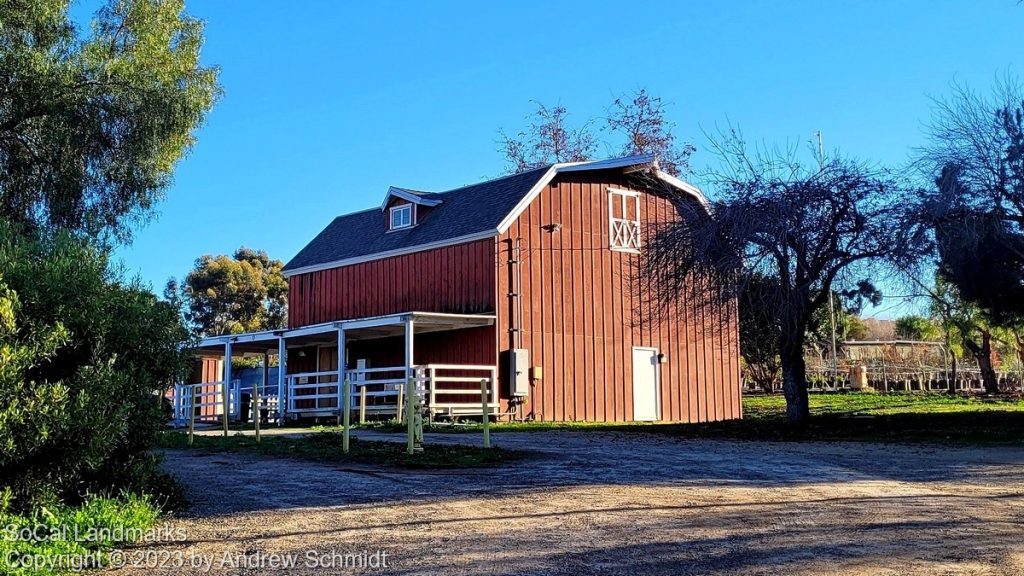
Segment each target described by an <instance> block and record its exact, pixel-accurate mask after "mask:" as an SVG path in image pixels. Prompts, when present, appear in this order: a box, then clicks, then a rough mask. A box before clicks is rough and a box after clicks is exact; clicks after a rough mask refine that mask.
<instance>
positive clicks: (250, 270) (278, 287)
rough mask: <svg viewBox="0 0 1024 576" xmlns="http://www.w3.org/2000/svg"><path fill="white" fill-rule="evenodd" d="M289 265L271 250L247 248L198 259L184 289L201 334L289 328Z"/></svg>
mask: <svg viewBox="0 0 1024 576" xmlns="http://www.w3.org/2000/svg"><path fill="white" fill-rule="evenodd" d="M283 267H284V263H283V262H281V261H280V260H272V259H271V258H270V257H269V256H268V255H267V253H266V252H264V251H262V250H252V249H250V248H245V247H242V248H239V249H238V250H236V251H235V253H234V254H233V255H232V256H226V255H220V256H210V255H206V256H203V257H201V258H199V259H198V260H196V264H195V268H193V270H192V271H191V272H189V273H188V276H186V277H185V285H184V286H183V289H182V293H183V300H184V302H185V305H186V307H187V315H188V317H189V319H190V320H191V322H192V323H193V324H194V326H195V328H196V330H197V331H198V333H199V334H202V335H204V336H213V335H220V334H238V333H241V332H252V331H255V330H272V329H276V328H284V327H285V324H286V322H287V319H288V308H287V306H288V281H287V280H286V279H285V277H284V276H283V275H282V274H281V269H282V268H283ZM172 282H173V281H172ZM169 292H173V286H172V287H171V290H169Z"/></svg>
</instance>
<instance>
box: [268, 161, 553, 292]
mask: <svg viewBox="0 0 1024 576" xmlns="http://www.w3.org/2000/svg"><path fill="white" fill-rule="evenodd" d="M549 168H550V166H543V167H540V168H536V169H534V170H530V171H528V172H523V173H521V174H513V175H511V176H505V177H503V178H497V179H495V180H488V181H487V182H481V183H479V184H473V185H470V186H465V187H462V188H456V189H455V190H450V191H448V192H441V193H429V192H422V191H418V190H417V191H413V190H409V189H405V188H403V190H405V191H407V192H410V193H414V194H417V195H423V196H425V197H429V198H431V199H437V200H441V204H439V205H437V206H435V207H433V208H431V209H430V210H429V211H426V213H422V212H421V218H420V219H419V221H418V222H417V224H416V226H413V227H412V228H407V229H404V230H396V231H394V232H388V230H387V229H386V227H385V225H384V215H383V213H382V212H381V210H380V208H373V209H370V210H364V211H362V212H355V213H352V214H345V215H343V216H338V217H337V218H335V219H334V221H333V222H331V223H330V224H329V225H328V226H327V228H325V229H324V230H323V231H322V232H320V234H318V235H317V236H316V237H315V238H313V240H312V241H311V242H310V243H309V244H307V245H306V247H305V248H303V249H302V250H300V251H299V253H298V254H296V255H295V257H294V258H292V259H291V261H289V262H288V264H287V265H285V267H284V270H285V271H286V272H287V271H290V270H296V269H299V268H305V267H307V266H316V265H318V264H326V263H329V262H336V261H339V260H348V259H350V258H359V257H361V256H369V255H372V254H377V253H380V252H388V251H391V250H400V249H403V248H411V247H413V246H419V245H421V244H430V243H432V242H440V241H444V240H451V239H453V238H459V237H462V236H468V235H470V234H476V233H482V232H487V231H489V230H494V229H496V228H497V227H498V224H499V223H500V222H501V221H502V219H504V218H505V217H506V216H508V215H509V214H510V213H511V212H512V209H513V208H515V206H516V204H518V203H519V201H520V200H522V199H523V197H525V196H526V194H527V193H528V192H529V191H530V189H531V188H533V186H534V184H536V183H537V182H538V181H539V180H540V179H541V177H542V176H544V174H545V173H546V172H547V171H548V169H549Z"/></svg>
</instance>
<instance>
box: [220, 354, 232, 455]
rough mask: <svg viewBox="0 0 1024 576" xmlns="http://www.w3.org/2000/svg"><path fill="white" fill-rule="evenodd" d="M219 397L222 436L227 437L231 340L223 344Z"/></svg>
mask: <svg viewBox="0 0 1024 576" xmlns="http://www.w3.org/2000/svg"><path fill="white" fill-rule="evenodd" d="M221 396H222V398H223V400H224V407H223V411H224V436H225V437H227V435H228V405H229V404H230V402H229V397H230V396H231V340H228V341H227V342H225V343H224V382H223V384H222V386H221Z"/></svg>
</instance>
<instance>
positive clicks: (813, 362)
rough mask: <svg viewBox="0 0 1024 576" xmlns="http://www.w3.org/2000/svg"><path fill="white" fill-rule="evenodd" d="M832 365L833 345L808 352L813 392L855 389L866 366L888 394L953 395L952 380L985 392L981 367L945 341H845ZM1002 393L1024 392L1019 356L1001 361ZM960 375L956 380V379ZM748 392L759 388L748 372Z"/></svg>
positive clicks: (870, 379)
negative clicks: (854, 375) (856, 374)
mask: <svg viewBox="0 0 1024 576" xmlns="http://www.w3.org/2000/svg"><path fill="white" fill-rule="evenodd" d="M837 352H838V354H837V356H838V358H837V359H835V360H833V358H832V355H831V349H830V347H829V346H809V347H807V349H806V350H805V353H804V359H805V361H806V363H807V381H808V387H809V388H810V389H811V390H819V391H827V390H844V389H850V388H852V387H853V386H851V384H852V382H851V379H850V374H851V371H852V370H853V369H854V368H856V367H863V368H864V369H865V371H866V373H867V384H868V386H870V387H871V388H873V389H875V390H878V391H883V392H891V391H915V390H918V391H929V390H942V391H945V390H948V389H949V382H950V380H951V379H953V380H955V382H954V387H955V389H956V390H960V391H965V392H975V391H982V390H983V389H984V387H983V385H982V380H981V374H980V371H979V369H978V365H977V363H976V362H974V361H973V360H972V359H965V358H959V359H957V364H956V369H955V370H954V369H953V360H954V358H953V355H952V353H951V352H950V350H949V347H948V346H947V345H946V344H945V343H944V342H928V341H918V340H871V341H844V342H841V343H840V345H839V347H838V349H837ZM996 373H997V376H998V379H999V385H1000V389H1002V390H1004V391H1021V390H1024V364H1022V363H1021V359H1020V357H1019V356H1018V355H1016V354H1012V355H1008V356H1007V357H1000V358H999V359H998V361H997V362H996ZM954 374H955V376H954ZM743 380H744V386H745V389H746V390H747V391H753V390H755V389H759V388H758V387H757V386H755V385H754V384H753V381H752V379H751V378H749V377H748V370H744V378H743Z"/></svg>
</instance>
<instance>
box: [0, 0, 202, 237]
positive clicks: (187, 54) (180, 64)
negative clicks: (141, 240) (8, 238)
mask: <svg viewBox="0 0 1024 576" xmlns="http://www.w3.org/2000/svg"><path fill="white" fill-rule="evenodd" d="M69 5H70V2H69V0H0V217H3V218H5V219H7V220H9V221H11V222H13V223H15V224H16V225H18V226H19V227H20V229H22V230H24V231H26V232H27V233H31V232H32V231H33V230H36V229H39V228H44V227H51V228H59V229H65V230H68V231H72V232H75V233H82V234H85V235H89V236H94V237H102V238H108V237H109V238H114V239H120V240H124V239H127V238H128V237H129V236H130V230H131V224H133V223H135V222H137V221H139V220H144V219H145V218H147V217H148V216H149V215H150V214H151V211H152V208H153V205H154V203H156V202H157V201H158V200H160V199H161V198H162V196H163V193H164V190H165V189H166V187H167V186H168V184H169V183H170V181H171V173H172V170H173V168H174V166H175V164H176V163H177V161H178V160H179V159H181V157H182V156H183V155H184V154H186V153H187V152H188V151H189V149H190V148H191V147H192V145H193V143H194V141H195V138H194V133H195V131H196V129H197V128H198V127H199V125H200V124H201V123H202V121H203V119H204V118H205V116H206V113H207V112H208V111H209V110H210V108H211V107H212V106H213V104H214V102H215V101H216V99H217V98H218V95H219V94H220V88H219V86H218V84H217V73H218V71H217V68H215V67H212V66H204V65H203V64H202V62H201V61H200V48H201V46H202V40H203V36H202V32H203V23H202V22H201V21H199V20H198V19H196V18H193V17H191V16H189V15H187V14H186V13H185V12H184V2H183V0H110V1H109V2H107V3H106V4H104V5H103V6H102V8H101V9H100V10H99V11H98V12H97V13H96V15H95V18H94V20H93V22H92V25H91V27H85V26H80V25H79V24H77V23H75V22H74V21H73V20H72V18H71V16H70V15H69Z"/></svg>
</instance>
